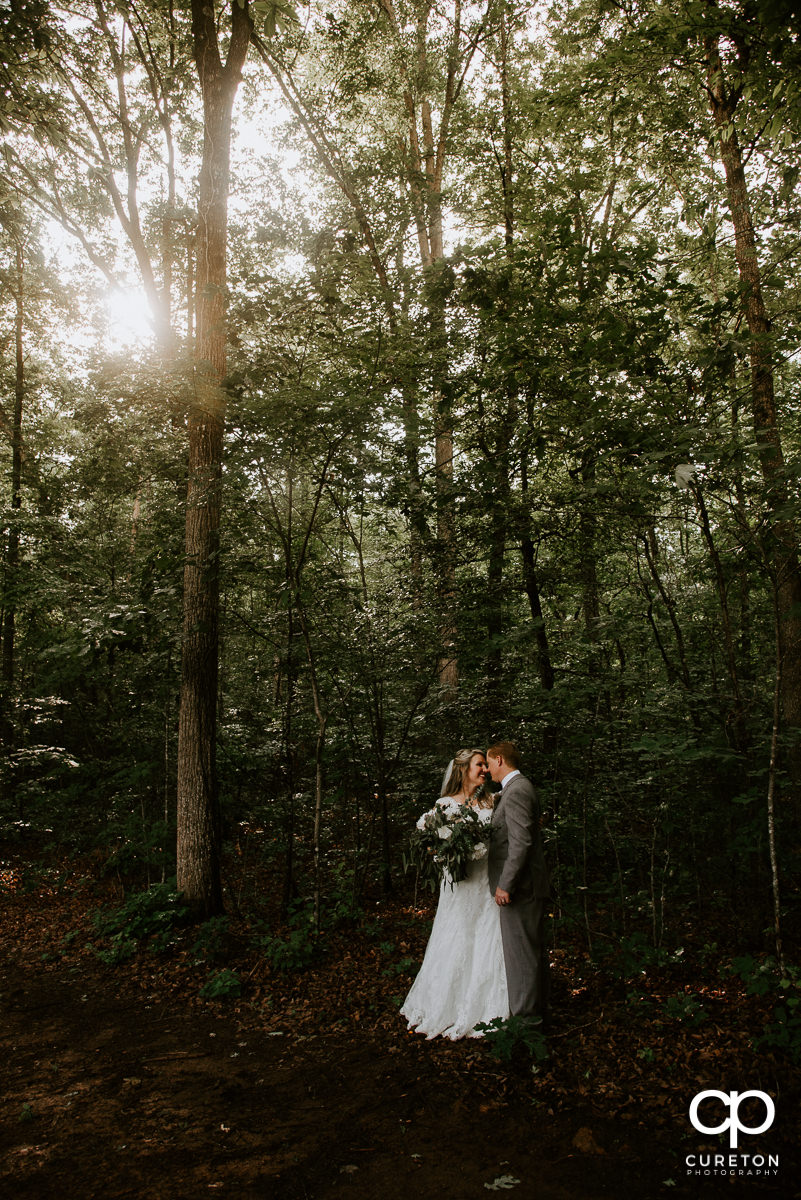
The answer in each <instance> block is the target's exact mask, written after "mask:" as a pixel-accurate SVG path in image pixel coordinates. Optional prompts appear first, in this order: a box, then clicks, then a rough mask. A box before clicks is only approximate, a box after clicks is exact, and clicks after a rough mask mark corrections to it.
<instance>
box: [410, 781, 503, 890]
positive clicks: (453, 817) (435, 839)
mask: <svg viewBox="0 0 801 1200" xmlns="http://www.w3.org/2000/svg"><path fill="white" fill-rule="evenodd" d="M489 839H490V826H489V821H488V820H485V821H482V819H481V817H480V816H479V814H478V811H477V810H476V809H475V808H473V807H472V805H470V804H459V802H458V801H457V800H452V799H450V798H446V799H444V800H438V801H437V803H436V804H435V805H434V807H433V808H432V809H429V811H428V812H426V813H423V815H422V817H421V818H420V820H419V821H418V822H417V826H416V828H415V831H414V833H413V834H412V835H411V838H410V840H409V841H410V846H409V849H410V854H409V863H410V864H413V865H414V866H416V867H417V868H418V870H419V871H421V873H423V874H427V875H429V876H431V875H433V877H434V879H436V878H437V877H438V876H441V877H442V878H443V879H445V880H447V882H448V883H450V885H451V887H453V885H454V884H455V883H460V882H461V881H462V880H463V879H465V878H466V876H467V868H468V865H469V864H470V863H471V862H477V861H478V859H480V858H484V856H485V855H486V853H487V849H488V847H489Z"/></svg>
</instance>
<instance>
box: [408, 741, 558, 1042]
mask: <svg viewBox="0 0 801 1200" xmlns="http://www.w3.org/2000/svg"><path fill="white" fill-rule="evenodd" d="M487 776H489V777H490V778H492V780H493V781H494V782H495V783H496V784H500V788H501V790H500V791H499V792H497V793H495V794H494V795H493V794H487V795H486V796H482V792H483V789H482V787H481V785H482V784H483V783H484V781H485V779H486V778H487ZM440 795H441V800H442V801H443V802H447V801H453V800H456V801H458V802H460V803H462V804H470V805H472V806H473V807H474V808H476V810H477V812H478V816H479V819H480V820H482V821H485V822H487V823H488V824H489V827H490V842H489V852H488V854H487V855H486V857H484V858H482V859H479V860H478V861H476V862H472V863H471V864H470V867H469V870H468V874H467V878H466V879H464V880H462V881H461V882H460V883H456V884H451V883H450V882H449V881H447V880H443V882H442V886H441V888H440V894H439V904H438V906H437V914H436V917H435V919H434V925H433V928H432V930H431V937H430V938H429V942H428V946H427V947H426V953H425V958H424V959H423V965H422V967H421V968H420V972H419V974H418V976H417V978H416V979H415V981H414V984H413V986H412V989H411V991H410V992H409V994H408V996H407V997H406V999H405V1001H404V1003H403V1006H402V1008H401V1015H402V1016H404V1017H405V1018H406V1020H407V1022H408V1025H409V1028H410V1029H414V1030H415V1031H416V1032H417V1033H423V1034H425V1035H426V1037H429V1038H432V1037H437V1036H438V1035H440V1034H441V1035H442V1036H444V1037H448V1038H454V1039H455V1038H462V1037H476V1036H480V1034H479V1033H478V1032H477V1031H476V1028H475V1027H476V1025H478V1024H480V1023H488V1022H490V1021H492V1020H494V1019H495V1018H496V1017H501V1018H504V1019H505V1018H507V1017H510V1016H514V1017H522V1018H524V1019H526V1020H528V1021H530V1022H531V1023H532V1024H541V1023H542V1022H543V1021H544V1020H545V1019H546V1017H547V1002H548V950H547V946H546V944H545V935H544V931H545V913H546V907H547V898H548V893H549V887H548V870H547V867H546V864H545V855H544V853H543V848H542V838H541V836H540V821H539V805H538V803H537V794H536V792H535V790H534V787H533V786H532V784H531V783H530V781H529V780H528V779H526V777H525V776H524V775H521V773H520V758H519V755H518V752H517V749H516V747H515V746H514V744H513V743H512V742H499V743H497V745H494V746H490V748H489V750H488V751H487V753H486V756H485V755H484V753H483V752H482V751H481V750H460V751H459V752H458V753H457V754H456V755H455V757H454V759H453V762H452V763H451V764H450V766H449V769H448V771H446V773H445V779H444V780H443V786H442V791H441V794H440ZM493 801H494V804H493Z"/></svg>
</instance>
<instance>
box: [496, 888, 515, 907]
mask: <svg viewBox="0 0 801 1200" xmlns="http://www.w3.org/2000/svg"><path fill="white" fill-rule="evenodd" d="M511 900H512V897H511V896H510V895H509V893H508V892H505V891H504V890H503V888H496V889H495V903H496V904H497V905H498V908H503V906H504V905H505V904H509V903H511Z"/></svg>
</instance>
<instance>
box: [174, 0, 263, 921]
mask: <svg viewBox="0 0 801 1200" xmlns="http://www.w3.org/2000/svg"><path fill="white" fill-rule="evenodd" d="M251 28H252V26H251V17H250V12H249V10H248V6H247V3H244V4H241V5H240V4H239V3H238V2H237V3H234V4H233V5H232V6H231V13H230V40H229V44H228V53H227V58H226V60H225V63H223V60H222V57H221V51H220V41H219V35H218V31H217V24H216V15H215V12H214V9H213V8H209V7H208V5H206V4H205V3H204V0H193V3H192V36H193V41H194V54H195V63H196V66H197V72H198V78H199V80H200V89H201V93H202V96H203V158H202V163H201V169H200V186H199V193H198V232H197V295H198V300H197V339H196V345H195V363H196V365H195V373H194V395H193V401H192V404H191V406H190V410H189V417H188V435H189V459H188V467H187V473H188V485H187V486H188V490H187V510H186V567H185V570H184V620H183V652H182V672H181V709H180V726H179V733H178V887H179V888H180V890H181V891H182V892H183V894H184V896H185V897H186V899H187V900H188V901H189V903H190V904H191V905H192V906H193V907H194V908H195V909H196V910H197V912H198V914H199V915H202V916H211V915H212V914H214V913H216V912H219V911H221V909H222V890H221V883H220V859H219V856H220V836H221V834H220V816H219V796H218V789H217V765H216V751H217V684H218V664H219V599H220V588H219V571H220V561H219V549H220V511H221V509H220V488H221V480H222V464H223V434H224V429H225V410H226V395H225V388H224V382H223V381H224V379H225V374H226V343H227V328H226V315H225V312H226V267H227V235H228V191H229V179H230V153H231V128H232V119H233V105H234V99H235V97H236V92H237V88H238V86H239V81H240V77H241V72H242V67H243V66H244V63H245V59H246V57H247V52H248V46H249V44H250V35H251Z"/></svg>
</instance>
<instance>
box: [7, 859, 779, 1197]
mask: <svg viewBox="0 0 801 1200" xmlns="http://www.w3.org/2000/svg"><path fill="white" fill-rule="evenodd" d="M256 886H259V887H262V886H264V887H267V886H269V881H268V875H267V876H265V877H264V878H263V879H261V880H259V881H258V882H257V885H256ZM237 889H238V895H239V899H240V901H241V899H242V889H243V884H242V882H241V880H240V881H239V882H238V883H237ZM230 894H231V896H235V895H236V894H237V892H234V891H233V890H232V891H231V893H230ZM120 900H121V891H120V886H119V882H118V881H116V880H114V879H110V878H109V877H108V876H104V875H103V874H101V873H100V872H99V871H98V870H97V868H96V866H95V864H93V863H92V862H91V861H90V860H87V859H85V858H84V859H79V858H67V857H65V856H63V855H60V854H59V853H58V852H56V851H52V850H51V851H50V852H49V853H48V854H47V855H46V856H43V854H42V852H41V851H40V850H39V849H37V850H36V853H34V851H33V848H31V847H27V848H26V847H25V846H23V845H21V844H20V843H19V842H16V843H14V844H8V845H5V846H0V901H1V902H2V942H0V1013H1V1014H2V1027H1V1028H0V1052H2V1066H0V1078H2V1081H3V1082H2V1089H0V1090H1V1091H2V1099H0V1195H3V1196H8V1197H10V1198H11V1197H13V1198H14V1200H26V1198H37V1200H38V1198H39V1197H47V1198H49V1197H53V1198H54V1200H55V1198H58V1200H61V1198H66V1200H71V1198H72V1197H81V1200H92V1198H93V1197H103V1200H118V1198H119V1200H122V1198H123V1197H131V1198H137V1200H196V1198H197V1197H202V1196H206V1195H208V1196H228V1195H230V1196H232V1197H237V1198H242V1200H249V1198H251V1197H254V1198H255V1197H260V1198H266V1200H328V1198H329V1197H330V1198H333V1197H338V1198H339V1197H341V1198H342V1200H348V1198H370V1200H372V1198H373V1197H375V1198H377V1200H378V1198H380V1200H418V1198H419V1200H423V1198H426V1200H427V1198H428V1197H439V1198H441V1200H462V1198H464V1200H468V1198H477V1197H481V1196H486V1195H488V1194H490V1193H492V1192H501V1191H503V1192H509V1193H510V1194H511V1195H513V1196H517V1197H519V1198H520V1200H533V1198H535V1197H536V1198H537V1200H568V1198H570V1200H582V1198H585V1197H586V1198H588V1200H589V1198H592V1197H616V1198H619V1197H624V1196H631V1197H636V1198H638V1200H640V1198H643V1200H648V1198H649V1197H656V1196H668V1195H678V1196H719V1195H721V1196H722V1195H726V1196H738V1197H739V1196H746V1195H754V1196H760V1195H779V1196H786V1197H793V1196H799V1195H801V1175H800V1174H799V1166H801V1147H799V1137H798V1130H799V1100H801V1072H800V1071H799V1069H798V1068H797V1067H793V1066H792V1065H791V1064H790V1063H789V1062H788V1061H786V1060H785V1058H784V1057H783V1055H782V1053H781V1052H780V1051H777V1050H775V1049H774V1050H772V1051H770V1052H768V1051H766V1050H762V1051H759V1052H757V1051H755V1050H754V1049H753V1047H752V1042H753V1039H754V1037H755V1036H758V1034H759V1032H760V1030H762V1029H764V1026H765V1022H766V1020H767V1019H768V1016H769V1015H770V1014H769V1012H768V1009H767V1008H766V1005H765V1000H764V998H761V997H758V996H749V995H746V993H745V989H744V988H743V985H742V983H740V981H739V980H737V979H736V978H733V977H731V976H725V975H723V974H722V973H721V972H720V971H719V970H718V969H717V968H713V967H712V966H711V965H710V964H709V962H708V961H706V962H705V965H703V966H701V965H700V963H699V960H695V961H694V962H693V961H690V960H688V959H686V958H685V959H682V961H680V962H674V963H673V964H671V965H670V967H660V968H659V969H658V970H656V969H655V970H649V971H648V972H640V973H639V978H638V979H637V980H636V982H635V984H634V985H632V981H631V980H625V979H622V978H614V977H612V976H609V975H604V974H602V973H601V972H599V971H598V969H597V968H595V967H593V966H592V965H591V964H590V963H589V961H588V960H587V958H586V955H582V954H581V953H580V951H579V950H578V948H576V949H574V950H572V951H571V950H568V949H563V950H558V951H556V952H555V955H554V966H555V971H554V981H555V987H554V1027H553V1030H552V1032H551V1034H550V1035H549V1037H548V1040H547V1045H548V1051H549V1054H548V1057H547V1058H545V1059H542V1060H540V1061H535V1060H532V1058H531V1057H530V1056H528V1055H526V1054H524V1053H522V1052H518V1053H517V1054H516V1055H515V1056H513V1058H512V1061H511V1062H508V1063H504V1062H500V1061H498V1060H497V1059H496V1058H494V1057H493V1056H492V1055H491V1054H490V1053H489V1049H488V1045H487V1043H486V1042H485V1041H484V1040H482V1039H469V1040H465V1041H461V1042H455V1043H451V1042H448V1041H445V1040H443V1039H435V1040H434V1041H426V1040H425V1039H423V1038H420V1037H417V1036H415V1035H412V1034H408V1033H407V1032H406V1031H405V1028H404V1025H403V1022H402V1021H401V1019H400V1017H399V1015H398V1011H397V1009H398V1003H399V999H400V997H402V996H403V994H404V993H405V991H406V990H408V987H409V986H410V984H411V981H412V979H413V977H414V973H415V970H416V968H417V965H418V963H419V961H420V959H421V957H422V953H423V949H424V946H425V940H426V936H427V932H428V927H429V922H430V918H431V916H432V914H433V901H431V902H429V901H426V902H425V903H418V906H417V907H414V906H413V904H412V903H411V901H410V898H407V899H406V900H405V901H400V900H398V901H393V902H383V901H382V902H377V901H375V899H374V900H373V901H372V902H371V911H370V913H369V920H368V919H366V918H364V917H363V918H362V919H361V920H360V922H359V923H358V924H355V925H353V924H351V926H350V927H348V926H347V925H343V926H341V927H340V928H339V929H336V930H334V931H332V932H330V933H329V934H328V935H327V937H326V940H325V950H324V953H323V954H322V955H321V957H320V958H319V960H318V961H315V962H314V963H312V964H311V965H308V966H306V967H304V968H303V969H293V970H284V971H277V970H276V969H275V966H274V963H273V965H272V966H271V965H270V962H269V961H268V960H267V958H266V957H265V955H264V954H263V953H261V954H260V953H258V952H257V951H255V950H254V948H253V947H254V940H253V930H252V927H251V925H250V924H249V922H248V921H247V920H246V919H245V917H244V916H237V917H229V918H228V919H227V921H226V923H225V925H224V927H220V928H218V930H217V935H215V936H211V935H207V937H206V940H205V944H202V942H201V944H200V945H199V944H198V941H197V933H196V932H195V933H193V932H192V931H191V930H188V929H181V930H178V931H177V932H174V936H173V935H172V934H171V936H170V938H169V939H163V942H162V948H161V950H160V952H156V950H155V949H154V947H153V945H152V941H153V939H151V944H150V945H147V944H142V945H139V946H137V947H135V948H132V949H135V952H132V953H131V954H130V957H127V958H125V959H124V961H121V962H119V963H117V964H116V965H112V964H111V963H109V962H104V961H101V959H100V958H99V957H98V954H99V953H102V952H103V946H106V947H108V944H109V943H108V940H106V941H105V942H103V940H102V939H101V938H100V937H99V934H98V929H97V925H96V923H95V921H94V920H93V918H94V917H95V914H97V913H98V911H99V910H100V909H101V908H103V907H106V908H107V907H108V906H109V905H113V904H117V905H119V903H120ZM223 928H224V937H220V936H219V934H220V933H221V932H222V930H223ZM106 957H107V958H108V957H109V955H108V953H106ZM221 971H222V972H224V973H225V972H227V973H228V974H223V975H222V976H221V975H220V972H221ZM210 978H212V979H213V978H217V979H220V978H222V979H223V980H225V979H228V980H229V981H230V980H233V979H236V980H237V981H238V982H239V985H240V986H241V992H240V994H239V995H236V994H234V992H235V991H236V990H238V988H236V989H234V988H232V989H231V991H230V993H229V994H228V995H227V996H223V997H221V998H219V999H210V998H204V997H203V996H201V994H200V991H201V988H202V986H203V985H204V984H205V983H207V982H208V980H209V979H210ZM706 1088H715V1089H721V1090H723V1091H725V1092H730V1091H733V1090H738V1091H746V1090H749V1089H754V1088H756V1089H761V1090H764V1091H765V1092H768V1093H769V1094H770V1095H771V1096H772V1097H773V1098H774V1100H775V1102H776V1120H775V1123H774V1124H773V1126H772V1128H771V1129H770V1130H769V1131H767V1132H766V1133H764V1134H762V1135H761V1136H758V1137H751V1138H749V1137H747V1136H743V1135H741V1138H740V1145H739V1150H738V1152H737V1153H738V1154H739V1155H740V1156H742V1155H743V1154H747V1155H749V1162H748V1164H747V1165H746V1166H745V1167H743V1166H742V1165H740V1166H739V1167H738V1170H739V1171H741V1172H743V1173H742V1174H739V1175H735V1176H733V1177H730V1176H723V1175H713V1174H709V1173H708V1171H707V1173H706V1174H701V1175H696V1174H692V1173H689V1172H688V1167H687V1165H686V1157H687V1155H693V1154H694V1155H696V1156H701V1155H708V1154H712V1155H715V1154H726V1155H728V1154H729V1153H730V1151H729V1150H728V1146H727V1139H726V1138H724V1137H712V1138H710V1137H708V1136H702V1135H701V1134H699V1133H697V1132H696V1130H695V1129H693V1128H692V1126H691V1125H690V1122H689V1119H688V1108H689V1104H690V1101H691V1100H692V1098H693V1096H694V1095H695V1094H696V1093H697V1092H698V1091H701V1090H703V1089H706ZM757 1103H758V1102H757ZM744 1111H745V1110H744ZM762 1111H764V1110H761V1109H760V1110H759V1112H762ZM707 1119H708V1120H711V1121H717V1120H720V1119H722V1118H721V1117H720V1116H709V1117H707ZM744 1120H745V1117H744ZM748 1120H749V1122H753V1121H754V1117H749V1118H748ZM756 1120H757V1121H759V1120H761V1117H760V1116H757V1117H756ZM748 1143H750V1144H748ZM774 1155H778V1156H779V1167H778V1172H777V1173H776V1174H772V1175H770V1176H764V1175H760V1174H759V1173H758V1171H757V1169H756V1167H755V1165H754V1160H755V1158H758V1157H759V1156H762V1157H763V1158H764V1160H765V1166H764V1167H763V1168H762V1170H766V1169H767V1164H768V1161H769V1156H774ZM713 1161H714V1160H713ZM755 1172H757V1173H755Z"/></svg>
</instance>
